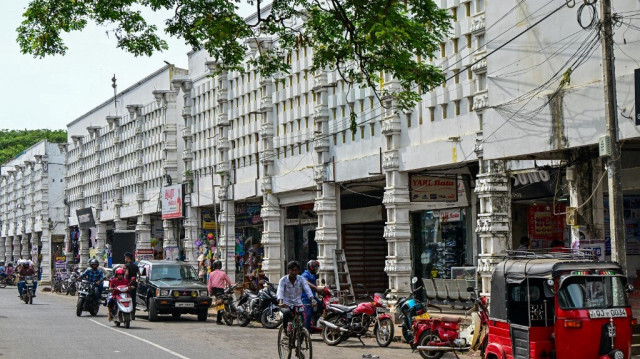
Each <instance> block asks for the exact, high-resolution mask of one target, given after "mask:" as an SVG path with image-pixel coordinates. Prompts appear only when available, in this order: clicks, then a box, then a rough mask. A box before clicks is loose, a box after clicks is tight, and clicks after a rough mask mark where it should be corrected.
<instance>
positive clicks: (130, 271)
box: [124, 252, 140, 320]
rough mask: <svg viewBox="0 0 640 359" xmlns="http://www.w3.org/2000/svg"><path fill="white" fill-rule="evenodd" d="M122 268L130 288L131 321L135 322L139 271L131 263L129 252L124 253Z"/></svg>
mask: <svg viewBox="0 0 640 359" xmlns="http://www.w3.org/2000/svg"><path fill="white" fill-rule="evenodd" d="M124 263H125V265H124V267H125V278H126V279H127V280H128V281H129V285H130V286H131V292H130V294H131V302H132V303H131V304H132V306H133V310H132V311H131V320H136V303H137V297H136V293H137V287H138V282H137V278H138V273H139V271H140V269H139V268H138V265H136V264H135V263H134V262H133V254H131V252H126V253H125V254H124Z"/></svg>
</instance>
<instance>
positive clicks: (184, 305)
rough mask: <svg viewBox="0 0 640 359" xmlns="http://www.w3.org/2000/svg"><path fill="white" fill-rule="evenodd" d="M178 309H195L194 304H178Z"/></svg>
mask: <svg viewBox="0 0 640 359" xmlns="http://www.w3.org/2000/svg"><path fill="white" fill-rule="evenodd" d="M176 308H193V303H176Z"/></svg>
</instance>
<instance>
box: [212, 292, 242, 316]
mask: <svg viewBox="0 0 640 359" xmlns="http://www.w3.org/2000/svg"><path fill="white" fill-rule="evenodd" d="M238 285H239V284H235V285H234V286H232V287H230V288H227V289H225V291H224V293H223V294H221V295H217V296H216V302H215V304H216V311H217V312H218V313H222V319H223V320H224V322H225V323H226V324H227V325H232V324H233V319H234V318H238V308H237V306H236V303H234V301H233V291H234V290H235V289H236V288H238Z"/></svg>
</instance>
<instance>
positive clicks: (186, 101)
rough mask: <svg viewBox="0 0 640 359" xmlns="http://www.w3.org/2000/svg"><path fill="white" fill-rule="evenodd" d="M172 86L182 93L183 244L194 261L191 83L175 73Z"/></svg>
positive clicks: (195, 225) (195, 216)
mask: <svg viewBox="0 0 640 359" xmlns="http://www.w3.org/2000/svg"><path fill="white" fill-rule="evenodd" d="M172 86H173V90H174V91H179V90H182V94H183V108H182V120H183V121H184V127H183V128H182V140H183V141H184V150H183V151H182V161H183V163H184V172H183V173H182V178H183V179H184V207H185V217H184V220H183V225H184V241H183V244H184V252H185V257H186V258H185V260H186V261H188V262H194V263H195V262H196V260H197V258H198V253H197V247H196V245H195V241H196V240H197V239H198V211H197V208H196V207H192V198H191V195H192V194H193V192H194V188H193V167H192V164H191V163H192V161H193V153H192V152H191V151H192V149H191V148H192V146H191V142H192V139H191V126H192V119H191V108H192V99H191V90H192V88H193V83H192V82H191V80H189V77H188V76H186V75H176V76H175V77H174V78H173V80H172Z"/></svg>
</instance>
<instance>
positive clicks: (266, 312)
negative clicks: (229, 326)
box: [237, 281, 283, 329]
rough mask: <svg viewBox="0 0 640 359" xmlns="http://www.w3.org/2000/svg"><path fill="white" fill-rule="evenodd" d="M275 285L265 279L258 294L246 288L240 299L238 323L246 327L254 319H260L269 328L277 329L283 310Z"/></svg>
mask: <svg viewBox="0 0 640 359" xmlns="http://www.w3.org/2000/svg"><path fill="white" fill-rule="evenodd" d="M276 292H277V290H276V288H275V286H274V285H273V284H272V283H270V282H267V281H265V286H264V288H262V289H261V290H260V291H258V294H255V293H253V292H250V291H247V290H245V291H244V293H243V294H242V296H241V297H240V299H238V305H237V308H238V324H239V325H240V326H241V327H246V326H247V325H249V322H251V321H252V320H255V321H260V322H261V323H262V326H263V327H265V328H267V329H275V328H277V327H279V326H280V324H281V323H282V319H283V317H282V311H281V310H280V307H279V306H278V299H277V297H276Z"/></svg>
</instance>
